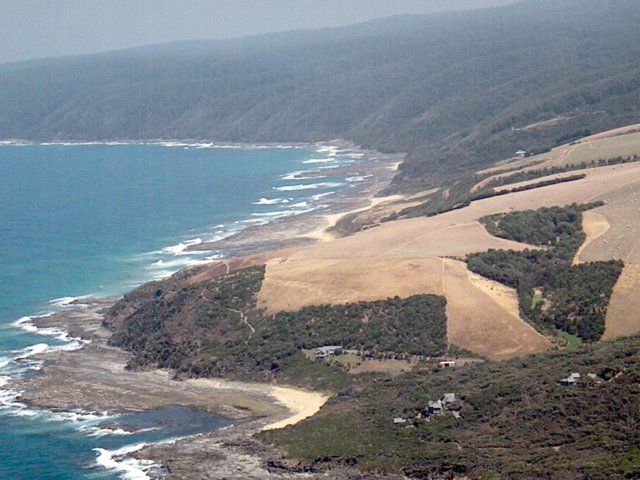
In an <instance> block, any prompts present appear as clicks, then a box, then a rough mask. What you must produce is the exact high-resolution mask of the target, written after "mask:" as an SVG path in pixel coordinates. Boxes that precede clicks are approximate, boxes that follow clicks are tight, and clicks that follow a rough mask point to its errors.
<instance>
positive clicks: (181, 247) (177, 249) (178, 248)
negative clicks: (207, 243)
mask: <svg viewBox="0 0 640 480" xmlns="http://www.w3.org/2000/svg"><path fill="white" fill-rule="evenodd" d="M201 243H202V239H201V238H194V239H192V240H185V241H184V242H180V243H178V244H177V245H172V246H170V247H165V248H163V249H162V252H161V253H170V254H173V255H189V254H193V253H194V252H189V251H186V250H187V248H189V247H191V246H193V245H200V244H201ZM195 253H198V252H195Z"/></svg>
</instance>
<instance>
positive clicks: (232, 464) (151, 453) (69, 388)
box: [12, 142, 403, 479]
mask: <svg viewBox="0 0 640 480" xmlns="http://www.w3.org/2000/svg"><path fill="white" fill-rule="evenodd" d="M334 146H336V147H338V148H339V149H340V150H341V152H345V153H349V154H355V155H359V156H361V158H364V159H365V160H366V162H364V163H358V164H357V165H353V166H344V167H341V168H340V172H339V174H341V175H353V176H358V177H365V178H367V179H368V181H366V182H359V181H358V182H354V183H352V184H351V187H350V188H348V189H345V190H344V191H343V192H339V193H337V194H336V195H333V196H331V197H330V198H327V201H326V202H323V203H325V208H324V209H323V210H320V211H316V212H311V213H307V214H302V215H299V216H295V217H291V218H284V219H281V220H279V221H275V222H272V223H269V224H266V225H259V226H253V227H249V228H247V229H245V230H243V231H242V232H240V233H238V234H235V235H233V236H232V237H229V238H226V239H223V240H221V241H218V242H214V243H209V244H208V243H206V242H205V243H203V244H200V245H195V246H193V247H192V249H193V250H210V249H216V250H218V249H222V250H224V251H225V252H226V253H227V256H228V258H227V259H226V260H224V261H222V262H218V263H216V264H212V266H211V268H215V267H216V265H218V264H219V265H218V266H220V267H221V268H222V270H223V271H221V272H220V273H221V274H224V273H225V272H229V271H231V270H234V269H236V267H237V268H240V267H241V266H243V265H244V263H246V262H248V264H252V260H251V259H252V258H253V257H246V255H251V254H253V256H254V257H255V258H256V260H255V261H258V262H263V261H266V258H265V259H263V258H262V257H264V256H266V257H270V256H272V255H273V254H274V253H273V252H274V251H275V250H280V249H282V248H284V247H292V248H293V249H294V250H295V249H297V248H299V247H302V246H305V245H310V244H313V243H320V242H325V241H329V240H331V239H333V238H334V237H335V236H336V233H335V232H333V231H331V228H332V227H334V226H335V225H336V224H337V223H338V222H339V221H340V220H341V219H343V218H344V217H345V216H348V215H353V214H358V213H361V212H367V211H370V210H371V209H373V208H376V207H380V208H381V209H382V210H380V212H384V211H385V210H384V208H386V206H387V205H389V204H392V203H393V202H398V201H400V200H402V198H403V197H401V196H399V195H393V196H388V197H378V196H377V195H378V194H379V192H380V191H382V190H383V189H384V188H385V187H386V186H387V185H388V184H389V182H390V181H391V179H392V178H393V176H394V175H395V173H396V170H397V169H398V166H399V164H400V163H401V162H402V159H403V156H402V155H383V154H379V153H378V152H371V151H366V150H360V149H357V148H356V147H355V146H353V145H351V144H346V143H345V142H335V145H334ZM234 262H235V263H237V262H240V264H241V265H235V263H234ZM115 301H116V300H115V299H107V298H102V299H83V300H82V305H74V306H71V307H70V308H69V309H66V310H65V311H63V312H60V313H56V314H53V315H49V316H45V317H38V318H33V319H32V320H31V323H32V325H33V326H34V327H37V328H49V329H58V330H62V331H65V332H68V334H69V336H70V337H73V338H75V339H77V340H78V341H79V342H80V343H82V345H83V346H82V348H80V349H78V350H70V351H55V352H45V353H42V354H40V355H38V356H35V357H33V358H34V359H36V360H40V361H43V362H44V364H43V367H42V369H41V370H40V371H39V372H38V374H36V375H33V376H30V377H29V378H25V379H22V380H19V381H16V382H15V384H14V385H13V386H12V388H15V389H16V390H18V391H20V392H21V394H20V396H19V397H18V398H17V401H19V402H22V403H24V404H27V405H28V406H30V407H36V408H42V409H46V410H50V411H56V412H61V411H69V410H78V409H80V410H82V411H108V412H110V413H126V412H145V411H149V410H154V409H157V408H162V407H167V406H181V407H188V408H194V409H199V410H203V411H207V412H209V413H211V414H214V415H219V416H222V417H224V418H227V419H229V420H231V421H232V425H231V426H229V427H224V428H222V429H220V430H214V431H211V432H208V433H204V434H201V435H197V436H195V437H189V438H185V439H181V440H179V441H176V442H174V443H170V444H157V445H151V446H147V447H145V448H142V449H140V450H138V451H136V452H135V453H130V454H127V456H129V457H135V458H138V459H144V460H151V461H153V462H155V463H156V464H157V465H161V466H162V469H163V475H165V476H164V477H163V478H170V479H196V478H197V479H200V478H202V479H205V478H207V479H209V478H211V479H213V478H238V479H240V478H243V479H245V478H256V479H262V478H320V477H321V478H329V479H332V478H335V479H338V478H348V479H356V478H365V477H361V476H360V475H359V474H357V473H354V472H346V471H341V470H337V471H332V472H330V473H327V472H314V471H309V469H308V468H306V469H303V468H301V467H299V466H297V465H295V464H293V463H291V462H290V461H285V460H284V455H283V453H282V452H279V451H277V450H276V449H274V448H272V447H268V446H265V445H263V444H261V443H260V442H258V441H257V440H254V438H253V435H254V434H255V433H257V432H260V431H263V430H272V429H278V428H283V427H286V426H288V425H292V424H295V423H297V422H300V421H302V420H304V419H305V418H308V417H310V416H312V415H314V414H315V413H316V412H317V411H318V410H319V409H320V408H321V407H322V406H323V405H324V404H325V402H326V401H327V400H328V399H329V395H328V394H326V393H323V392H313V391H307V390H302V389H298V388H293V387H289V386H285V385H273V384H261V383H250V382H238V381H231V380H227V379H218V378H216V379H205V378H200V379H184V380H176V379H174V378H173V377H174V375H173V372H171V371H168V370H159V369H150V370H145V371H131V370H128V369H127V368H126V365H127V362H128V360H129V359H130V354H129V353H127V352H125V351H123V350H120V349H118V348H115V347H112V346H109V345H108V339H109V337H110V335H111V332H110V331H109V330H107V329H106V328H105V327H103V326H102V319H103V312H105V311H106V309H108V308H109V307H110V306H111V305H112V304H113V303H114V302H115ZM115 460H116V461H122V460H125V457H121V458H116V459H115ZM147 475H148V476H149V478H154V477H153V475H154V474H153V473H152V472H150V471H148V472H147ZM366 478H372V477H370V476H366Z"/></svg>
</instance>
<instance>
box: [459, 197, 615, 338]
mask: <svg viewBox="0 0 640 480" xmlns="http://www.w3.org/2000/svg"><path fill="white" fill-rule="evenodd" d="M599 205H600V204H589V205H575V204H574V205H571V206H568V207H565V208H560V207H552V208H542V209H539V210H535V211H525V212H513V213H508V214H497V215H491V216H489V217H485V218H483V219H481V221H482V222H483V223H484V224H485V226H486V227H487V231H489V233H491V234H492V235H495V236H498V237H502V238H506V239H509V240H515V241H518V242H523V243H528V244H531V245H537V246H540V247H544V249H540V250H524V251H514V250H489V251H487V252H481V253H475V254H472V255H469V256H468V257H467V265H468V267H469V270H471V271H473V272H476V273H478V274H480V275H482V276H484V277H487V278H490V279H492V280H496V281H498V282H500V283H503V284H505V285H507V286H510V287H512V288H515V289H516V291H517V292H518V298H519V302H520V313H521V315H522V316H523V318H525V319H527V320H529V321H530V322H531V323H532V324H533V325H534V326H535V327H536V328H538V329H539V330H541V331H543V332H545V333H550V334H553V333H554V331H555V330H554V329H555V328H557V329H560V330H563V331H565V332H567V333H569V334H572V335H578V336H579V337H580V338H581V339H582V340H584V341H596V340H598V339H600V337H601V336H602V334H603V333H604V319H605V315H606V311H607V306H608V304H609V299H610V298H611V293H612V292H613V287H614V286H615V283H616V281H617V280H618V276H619V275H620V273H621V271H622V267H623V263H622V262H621V261H617V260H610V261H606V262H590V263H584V264H579V265H572V260H573V257H574V256H575V254H576V252H577V250H578V248H579V247H580V245H581V244H582V243H583V242H584V240H585V235H584V232H583V231H582V212H583V211H584V210H587V209H590V208H595V207H596V206H599Z"/></svg>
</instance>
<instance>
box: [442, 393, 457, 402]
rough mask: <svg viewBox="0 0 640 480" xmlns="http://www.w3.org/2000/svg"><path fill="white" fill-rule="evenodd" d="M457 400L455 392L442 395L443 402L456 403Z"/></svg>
mask: <svg viewBox="0 0 640 480" xmlns="http://www.w3.org/2000/svg"><path fill="white" fill-rule="evenodd" d="M455 401H456V394H455V393H445V394H444V397H442V403H444V404H448V403H455Z"/></svg>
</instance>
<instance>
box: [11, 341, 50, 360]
mask: <svg viewBox="0 0 640 480" xmlns="http://www.w3.org/2000/svg"><path fill="white" fill-rule="evenodd" d="M48 349H49V345H47V344H46V343H37V344H35V345H30V346H28V347H25V348H23V349H22V350H18V351H17V353H18V352H19V353H18V355H16V356H15V357H13V359H14V360H24V359H25V358H29V357H33V356H34V355H38V354H41V353H44V352H46V351H47V350H48Z"/></svg>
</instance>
